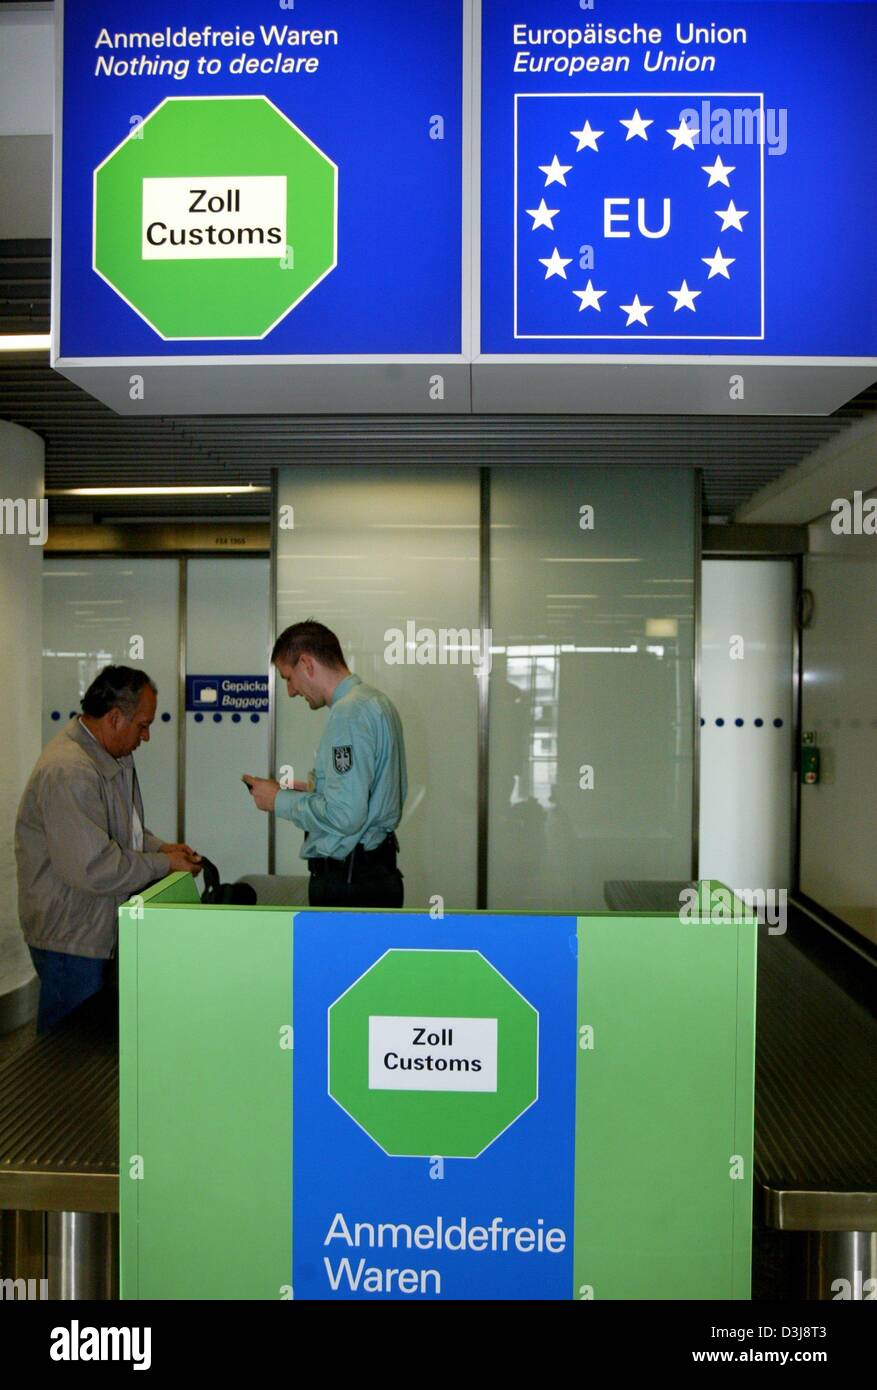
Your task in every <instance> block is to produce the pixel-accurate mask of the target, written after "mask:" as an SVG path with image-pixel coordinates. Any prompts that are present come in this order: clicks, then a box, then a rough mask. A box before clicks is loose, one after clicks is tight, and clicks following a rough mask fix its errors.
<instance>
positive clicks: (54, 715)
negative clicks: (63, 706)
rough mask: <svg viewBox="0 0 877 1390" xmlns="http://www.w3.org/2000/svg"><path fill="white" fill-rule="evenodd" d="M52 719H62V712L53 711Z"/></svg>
mask: <svg viewBox="0 0 877 1390" xmlns="http://www.w3.org/2000/svg"><path fill="white" fill-rule="evenodd" d="M52 718H53V719H60V718H61V711H60V710H59V709H53V710H52Z"/></svg>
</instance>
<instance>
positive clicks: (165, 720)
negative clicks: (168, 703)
mask: <svg viewBox="0 0 877 1390" xmlns="http://www.w3.org/2000/svg"><path fill="white" fill-rule="evenodd" d="M161 722H162V724H169V723H170V722H171V717H170V715H169V714H168V712H167V710H165V712H164V714H163V715H162V716H161Z"/></svg>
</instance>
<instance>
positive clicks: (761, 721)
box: [755, 719, 764, 729]
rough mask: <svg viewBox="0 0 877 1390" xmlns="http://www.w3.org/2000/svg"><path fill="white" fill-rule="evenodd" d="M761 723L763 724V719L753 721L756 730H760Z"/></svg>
mask: <svg viewBox="0 0 877 1390" xmlns="http://www.w3.org/2000/svg"><path fill="white" fill-rule="evenodd" d="M763 723H764V720H763V719H756V720H755V727H756V729H760V728H761V726H762V724H763Z"/></svg>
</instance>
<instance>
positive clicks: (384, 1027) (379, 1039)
mask: <svg viewBox="0 0 877 1390" xmlns="http://www.w3.org/2000/svg"><path fill="white" fill-rule="evenodd" d="M496 1038H497V1020H496V1019H495V1018H423V1017H420V1016H419V1015H405V1014H375V1015H372V1016H371V1017H370V1018H369V1021H368V1085H369V1090H370V1091H495V1090H496Z"/></svg>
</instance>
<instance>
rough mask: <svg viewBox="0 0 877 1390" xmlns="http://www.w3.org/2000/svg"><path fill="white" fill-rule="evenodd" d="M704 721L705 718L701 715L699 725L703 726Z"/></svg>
mask: <svg viewBox="0 0 877 1390" xmlns="http://www.w3.org/2000/svg"><path fill="white" fill-rule="evenodd" d="M705 723H706V720H705V719H704V718H703V716H701V720H700V727H701V728H703V726H704V724H705Z"/></svg>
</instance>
